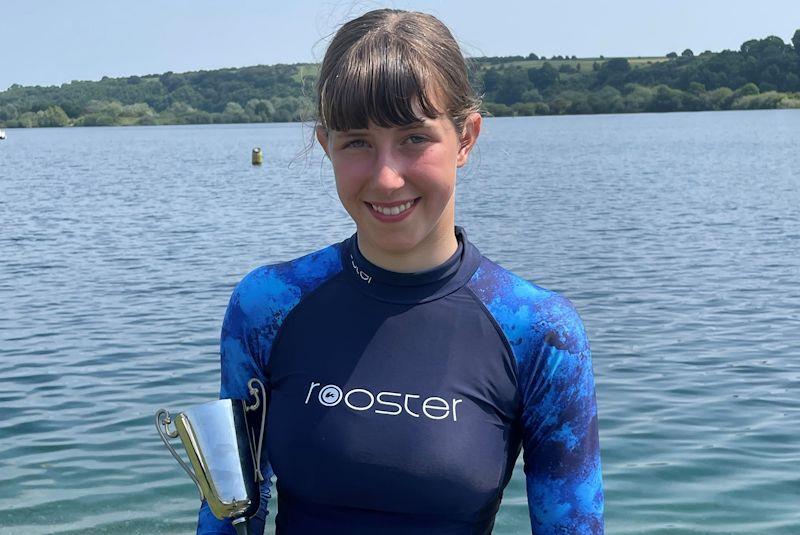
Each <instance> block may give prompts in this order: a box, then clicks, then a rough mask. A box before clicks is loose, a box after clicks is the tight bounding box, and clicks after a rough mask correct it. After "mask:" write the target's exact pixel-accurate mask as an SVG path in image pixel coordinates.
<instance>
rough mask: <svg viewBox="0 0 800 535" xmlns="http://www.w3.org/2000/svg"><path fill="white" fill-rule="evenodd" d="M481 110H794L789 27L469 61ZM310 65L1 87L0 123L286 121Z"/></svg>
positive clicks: (798, 41) (300, 107)
mask: <svg viewBox="0 0 800 535" xmlns="http://www.w3.org/2000/svg"><path fill="white" fill-rule="evenodd" d="M470 64H471V67H472V80H473V83H474V85H475V87H476V89H477V90H478V91H479V92H480V93H482V94H483V95H484V106H485V110H486V112H487V113H489V114H490V115H495V116H508V115H561V114H588V113H636V112H667V111H700V110H727V109H754V108H800V30H798V31H797V32H795V34H794V37H793V38H792V43H784V41H783V40H782V39H780V38H779V37H775V36H770V37H767V38H764V39H753V40H750V41H747V42H745V43H744V44H742V46H741V47H740V49H739V50H736V51H733V50H724V51H722V52H717V53H714V52H710V51H706V52H703V53H701V54H698V55H695V54H694V53H693V52H692V51H691V50H688V49H687V50H685V51H683V52H682V53H681V54H677V53H670V54H668V55H667V56H665V57H646V58H642V57H637V58H603V57H602V56H601V57H598V58H576V57H574V56H572V57H570V58H567V57H562V56H556V57H553V58H539V57H538V56H536V55H535V54H530V55H528V56H526V57H523V56H509V57H481V58H471V59H470ZM317 69H318V66H317V65H312V64H294V65H271V66H264V65H259V66H254V67H245V68H239V69H219V70H213V71H197V72H186V73H173V72H167V73H164V74H151V75H146V76H130V77H127V78H107V77H104V78H103V79H102V80H100V81H73V82H71V83H68V84H62V85H61V86H50V87H40V86H36V87H23V86H19V85H13V86H11V87H10V88H9V89H8V90H6V91H3V92H0V126H2V127H37V126H109V125H154V124H202V123H241V122H285V121H299V120H309V119H311V118H313V104H312V97H311V96H312V94H313V87H314V82H315V79H316V73H317Z"/></svg>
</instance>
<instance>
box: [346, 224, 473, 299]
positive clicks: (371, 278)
mask: <svg viewBox="0 0 800 535" xmlns="http://www.w3.org/2000/svg"><path fill="white" fill-rule="evenodd" d="M455 233H456V239H457V240H458V249H457V250H456V252H455V253H454V254H453V256H451V257H450V258H448V259H447V260H445V261H444V262H443V263H442V264H440V265H438V266H436V267H434V268H431V269H427V270H425V271H419V272H415V273H398V272H396V271H389V270H386V269H383V268H381V267H378V266H376V265H375V264H373V263H372V262H370V261H369V260H367V259H366V258H364V256H363V255H362V254H361V251H359V249H358V236H357V234H353V235H352V236H350V238H348V239H347V240H345V241H344V242H342V247H341V258H342V266H343V268H344V272H345V276H346V277H347V279H348V280H349V281H351V282H352V283H353V284H354V285H355V286H356V287H358V289H359V290H360V291H362V292H363V293H365V294H367V295H369V296H370V297H373V298H375V299H378V300H380V301H386V302H390V303H400V304H418V303H425V302H428V301H433V300H435V299H439V298H441V297H444V296H446V295H449V294H451V293H453V292H455V291H456V290H458V289H459V288H461V287H462V286H464V285H465V284H466V283H467V282H469V280H470V278H471V277H472V275H473V274H474V273H475V270H477V269H478V265H479V264H480V261H481V254H480V252H479V251H478V249H477V248H476V247H475V246H474V245H472V243H470V242H469V241H468V240H467V234H466V232H465V231H464V229H463V228H461V227H455Z"/></svg>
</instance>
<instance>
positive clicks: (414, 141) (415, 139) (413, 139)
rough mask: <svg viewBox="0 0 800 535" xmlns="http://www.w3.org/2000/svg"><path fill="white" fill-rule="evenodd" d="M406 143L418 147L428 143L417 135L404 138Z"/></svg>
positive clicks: (423, 137) (426, 139) (424, 138)
mask: <svg viewBox="0 0 800 535" xmlns="http://www.w3.org/2000/svg"><path fill="white" fill-rule="evenodd" d="M406 141H407V142H408V143H410V144H412V145H419V144H420V143H425V142H426V141H428V138H427V137H425V136H422V135H419V134H412V135H410V136H408V137H407V138H406Z"/></svg>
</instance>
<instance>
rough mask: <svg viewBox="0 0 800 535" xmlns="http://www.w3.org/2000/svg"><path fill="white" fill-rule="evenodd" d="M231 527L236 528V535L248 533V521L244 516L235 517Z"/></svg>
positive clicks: (248, 534)
mask: <svg viewBox="0 0 800 535" xmlns="http://www.w3.org/2000/svg"><path fill="white" fill-rule="evenodd" d="M233 527H234V528H235V529H236V535H250V529H249V528H248V522H247V519H246V518H237V519H236V520H234V521H233Z"/></svg>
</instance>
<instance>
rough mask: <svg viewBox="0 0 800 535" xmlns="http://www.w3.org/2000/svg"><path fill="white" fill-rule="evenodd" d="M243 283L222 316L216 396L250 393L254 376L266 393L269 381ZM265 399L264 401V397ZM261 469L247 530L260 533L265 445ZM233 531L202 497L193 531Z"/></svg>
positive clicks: (202, 534)
mask: <svg viewBox="0 0 800 535" xmlns="http://www.w3.org/2000/svg"><path fill="white" fill-rule="evenodd" d="M245 286H246V285H245V284H240V285H239V286H237V288H236V289H235V290H234V292H233V295H232V296H231V300H230V302H229V303H228V309H227V311H226V312H225V320H224V321H223V324H222V335H221V340H220V366H221V375H222V381H221V387H220V399H225V398H231V399H248V398H249V396H250V394H249V392H248V389H247V382H248V381H249V380H250V379H251V378H254V377H255V378H257V379H258V380H260V381H261V382H262V383H264V385H265V387H266V388H267V395H268V396H269V383H268V382H267V381H266V380H265V378H264V372H263V369H262V366H261V358H260V351H261V345H262V344H261V343H260V342H259V337H258V334H257V333H256V331H255V329H253V328H251V326H250V322H249V321H248V320H249V318H248V316H247V315H246V314H245V312H244V311H243V310H242V306H241V302H240V297H241V295H240V294H241V292H243V291H246V289H243V287H245ZM265 402H266V401H265ZM261 471H262V473H263V474H264V478H265V481H264V482H263V483H262V484H261V502H260V506H259V509H258V512H257V513H256V514H255V516H253V518H251V519H250V533H251V534H253V535H261V534H262V533H263V531H264V523H265V519H266V516H267V514H268V513H267V501H268V500H269V498H270V477H271V476H272V470H271V468H270V465H269V461H268V459H267V455H266V446H265V447H264V448H263V450H262V452H261ZM222 534H224V535H236V531H235V530H234V528H233V526H232V525H231V522H230V520H219V519H218V518H216V517H215V516H214V515H213V513H212V512H211V510H210V509H209V507H208V504H207V503H206V502H205V500H204V501H203V503H202V505H201V507H200V513H199V516H198V521H197V535H222Z"/></svg>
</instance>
